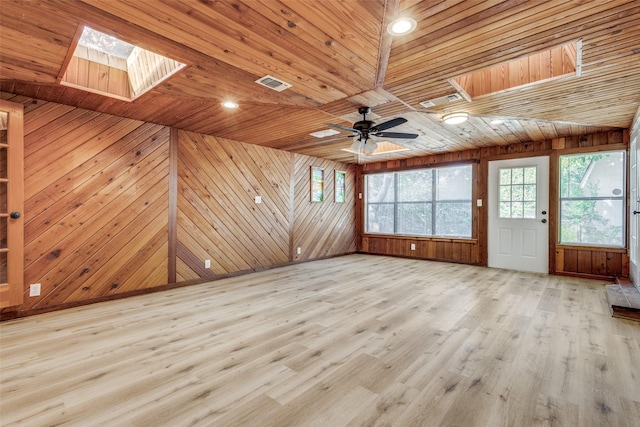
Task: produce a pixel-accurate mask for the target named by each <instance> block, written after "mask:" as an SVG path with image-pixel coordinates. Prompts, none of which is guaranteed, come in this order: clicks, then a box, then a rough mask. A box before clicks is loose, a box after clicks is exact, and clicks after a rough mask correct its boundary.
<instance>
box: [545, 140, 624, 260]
mask: <svg viewBox="0 0 640 427" xmlns="http://www.w3.org/2000/svg"><path fill="white" fill-rule="evenodd" d="M605 147H606V149H599V150H589V151H585V150H584V149H581V150H580V149H567V150H562V151H561V152H559V153H558V156H557V170H556V173H557V177H558V178H557V192H558V193H557V198H556V203H557V205H556V209H557V218H558V220H557V226H556V230H555V231H556V233H557V235H556V239H555V240H556V242H555V246H556V248H563V247H564V248H566V249H575V250H580V249H588V248H594V249H597V250H602V249H611V250H612V251H613V252H615V251H626V250H627V240H628V235H627V234H628V231H629V230H628V229H629V224H628V220H629V218H628V213H627V203H628V194H627V179H628V175H629V171H628V168H629V165H628V163H629V161H628V155H629V152H628V149H627V148H626V147H621V146H617V145H614V144H611V145H610V146H603V148H605ZM609 153H622V154H623V156H622V160H623V162H624V172H623V177H622V193H621V196H620V197H608V196H594V197H573V196H572V197H566V198H563V197H562V173H561V158H562V157H570V156H588V155H596V154H609ZM580 200H595V201H605V200H621V201H622V244H621V245H615V244H611V243H606V244H605V243H584V242H576V243H571V242H563V241H561V238H562V202H564V201H580Z"/></svg>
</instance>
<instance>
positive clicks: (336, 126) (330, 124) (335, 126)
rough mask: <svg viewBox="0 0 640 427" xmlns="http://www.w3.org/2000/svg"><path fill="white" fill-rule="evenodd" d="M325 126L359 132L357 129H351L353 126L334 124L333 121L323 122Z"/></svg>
mask: <svg viewBox="0 0 640 427" xmlns="http://www.w3.org/2000/svg"><path fill="white" fill-rule="evenodd" d="M325 126H329V127H332V128H336V129H340V130H345V131H347V132H356V133H360V131H359V130H358V129H353V128H348V127H346V126H341V125H335V124H333V123H325Z"/></svg>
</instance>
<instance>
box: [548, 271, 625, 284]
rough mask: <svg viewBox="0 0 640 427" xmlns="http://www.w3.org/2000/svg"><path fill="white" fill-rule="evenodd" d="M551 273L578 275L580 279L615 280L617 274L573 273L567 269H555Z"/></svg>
mask: <svg viewBox="0 0 640 427" xmlns="http://www.w3.org/2000/svg"><path fill="white" fill-rule="evenodd" d="M550 274H555V275H556V276H566V277H578V278H580V279H592V280H607V281H611V282H613V281H614V280H615V279H616V276H603V275H599V274H585V273H571V272H567V271H554V272H552V273H550Z"/></svg>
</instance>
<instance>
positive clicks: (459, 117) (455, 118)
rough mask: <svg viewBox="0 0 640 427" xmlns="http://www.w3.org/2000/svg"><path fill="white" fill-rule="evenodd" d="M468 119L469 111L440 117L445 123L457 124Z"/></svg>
mask: <svg viewBox="0 0 640 427" xmlns="http://www.w3.org/2000/svg"><path fill="white" fill-rule="evenodd" d="M468 119H469V113H450V114H445V115H444V116H443V117H442V121H443V122H444V123H445V124H447V125H459V124H460V123H464V122H466V121H467V120H468Z"/></svg>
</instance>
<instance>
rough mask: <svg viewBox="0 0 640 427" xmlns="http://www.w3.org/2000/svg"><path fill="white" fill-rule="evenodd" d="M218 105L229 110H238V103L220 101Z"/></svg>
mask: <svg viewBox="0 0 640 427" xmlns="http://www.w3.org/2000/svg"><path fill="white" fill-rule="evenodd" d="M220 105H222V106H223V107H224V108H229V109H233V108H238V103H237V102H233V101H222V102H221V103H220Z"/></svg>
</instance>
